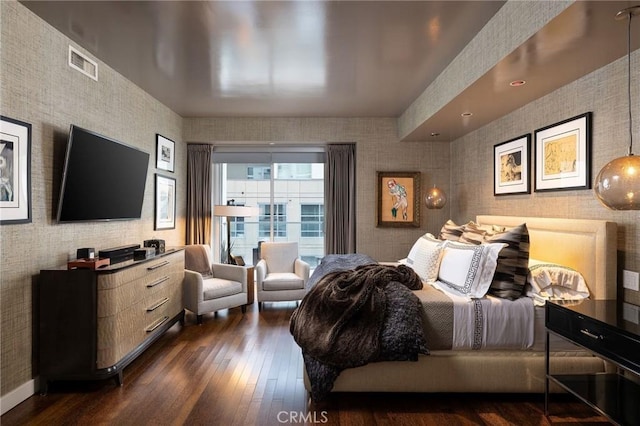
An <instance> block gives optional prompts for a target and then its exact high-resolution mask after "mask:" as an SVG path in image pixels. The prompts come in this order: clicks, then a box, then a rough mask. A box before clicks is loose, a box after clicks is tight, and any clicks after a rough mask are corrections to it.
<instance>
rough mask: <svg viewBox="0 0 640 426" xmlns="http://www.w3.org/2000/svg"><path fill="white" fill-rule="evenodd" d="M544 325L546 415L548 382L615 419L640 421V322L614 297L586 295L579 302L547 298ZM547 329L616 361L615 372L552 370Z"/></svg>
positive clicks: (626, 423)
mask: <svg viewBox="0 0 640 426" xmlns="http://www.w3.org/2000/svg"><path fill="white" fill-rule="evenodd" d="M545 310H546V319H545V325H546V329H547V344H546V360H545V364H546V380H545V381H546V383H545V396H544V409H545V414H548V412H549V411H548V406H549V405H548V402H549V381H552V382H554V383H557V384H558V385H560V386H561V387H562V388H564V389H565V390H566V391H568V392H569V393H571V394H573V395H575V396H577V397H578V398H579V399H580V400H582V401H583V402H585V403H586V404H588V405H590V406H591V407H593V408H594V409H595V410H596V411H598V412H599V413H600V414H602V415H604V416H606V417H607V418H608V419H609V420H611V421H612V422H613V423H615V424H619V425H638V424H640V384H639V383H640V381H639V378H640V325H638V324H635V323H632V322H630V321H626V320H625V319H624V318H623V316H622V306H620V304H618V303H617V302H616V301H615V300H584V301H582V302H580V303H577V304H566V305H562V304H557V303H552V302H547V304H546V308H545ZM549 333H554V334H557V335H558V336H561V337H562V338H564V339H567V340H569V341H571V342H573V343H575V344H577V345H579V346H581V347H583V348H584V349H586V350H588V351H590V352H591V353H592V354H593V355H594V356H598V357H600V358H602V359H604V360H606V361H609V362H611V363H613V364H614V365H616V367H617V370H618V371H617V372H615V373H597V374H563V375H558V374H551V373H550V371H549V352H550V349H549Z"/></svg>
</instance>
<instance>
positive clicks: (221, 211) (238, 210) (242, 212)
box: [213, 205, 259, 217]
mask: <svg viewBox="0 0 640 426" xmlns="http://www.w3.org/2000/svg"><path fill="white" fill-rule="evenodd" d="M258 213H259V211H258V208H257V207H247V206H224V205H215V206H213V215H214V216H226V217H251V216H258Z"/></svg>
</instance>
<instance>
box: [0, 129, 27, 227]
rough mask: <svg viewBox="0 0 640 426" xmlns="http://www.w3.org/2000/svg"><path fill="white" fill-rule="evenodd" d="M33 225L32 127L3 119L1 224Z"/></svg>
mask: <svg viewBox="0 0 640 426" xmlns="http://www.w3.org/2000/svg"><path fill="white" fill-rule="evenodd" d="M29 222H31V124H29V123H25V122H23V121H18V120H14V119H12V118H8V117H5V116H0V224H3V225H4V224H13V223H29Z"/></svg>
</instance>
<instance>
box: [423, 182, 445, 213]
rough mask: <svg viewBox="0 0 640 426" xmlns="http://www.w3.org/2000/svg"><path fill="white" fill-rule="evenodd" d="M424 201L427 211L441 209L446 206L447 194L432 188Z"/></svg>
mask: <svg viewBox="0 0 640 426" xmlns="http://www.w3.org/2000/svg"><path fill="white" fill-rule="evenodd" d="M424 201H425V203H426V204H427V208H428V209H441V208H443V207H444V205H445V204H447V194H445V193H444V191H443V190H441V189H440V188H436V187H435V186H434V187H433V188H431V189H429V190H428V191H427V195H426V196H425V198H424Z"/></svg>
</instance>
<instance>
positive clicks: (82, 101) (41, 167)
mask: <svg viewBox="0 0 640 426" xmlns="http://www.w3.org/2000/svg"><path fill="white" fill-rule="evenodd" d="M0 8H1V9H0V12H1V16H2V21H1V25H0V30H1V34H0V36H1V44H0V49H1V50H0V57H1V59H2V60H1V65H0V76H1V78H0V81H1V92H0V102H1V103H0V107H1V111H2V115H5V116H8V117H11V118H14V119H17V120H21V121H25V122H28V123H31V125H32V140H31V180H32V181H31V198H32V216H33V221H32V223H29V224H15V225H3V226H2V227H0V252H1V253H2V255H1V256H0V271H1V273H0V274H1V275H0V312H1V314H0V321H1V330H2V331H1V333H2V334H1V337H0V338H1V341H0V362H1V371H0V377H1V378H2V385H1V389H0V390H1V394H2V395H4V394H6V393H7V392H9V391H11V390H13V389H15V388H16V387H17V386H20V385H22V384H24V383H26V382H28V381H29V380H31V379H32V377H33V374H32V366H31V352H32V327H33V324H32V314H33V312H32V287H33V286H34V283H35V281H36V277H37V275H38V273H39V271H40V269H44V268H49V267H56V266H58V265H64V264H66V262H67V260H69V259H72V258H75V254H76V249H77V248H79V247H94V248H96V250H99V249H103V248H108V247H115V246H121V245H124V244H142V241H143V240H145V239H148V238H152V237H154V236H155V237H158V238H164V239H165V240H166V241H167V244H168V245H179V244H184V235H185V224H184V213H185V209H186V207H185V206H186V195H185V193H184V191H183V190H181V189H182V188H183V187H184V186H185V184H186V179H185V167H184V166H182V165H183V164H186V147H185V145H183V144H182V137H181V135H182V119H181V118H180V117H179V116H178V115H177V114H175V113H173V112H172V111H171V110H169V109H168V108H166V107H165V106H164V105H162V104H161V103H159V102H158V101H157V100H155V99H153V98H152V97H151V96H149V95H148V94H147V93H145V92H143V91H142V90H141V89H139V88H138V87H137V86H135V85H133V84H132V83H131V82H130V81H128V80H126V79H124V78H123V77H122V76H121V75H120V74H118V73H116V72H115V71H113V70H112V69H110V68H109V67H107V66H105V64H103V63H101V62H100V61H98V62H99V81H97V82H96V81H94V80H92V79H90V78H88V77H86V76H84V75H83V74H81V73H79V72H77V71H75V70H72V69H71V68H70V67H69V66H68V64H67V55H68V48H69V44H70V40H69V39H67V38H66V37H65V36H63V35H62V34H60V33H59V32H57V31H56V30H54V29H53V28H52V27H50V26H49V25H48V24H45V23H44V21H42V20H41V19H40V18H38V17H37V16H35V15H34V14H33V13H31V12H30V11H29V10H28V9H27V8H25V7H24V6H22V5H21V4H19V3H17V2H7V1H2V2H0ZM74 47H79V46H77V45H75V44H74ZM80 50H81V51H83V52H85V53H87V52H86V51H84V50H82V49H80ZM90 56H91V57H92V58H94V59H95V57H94V56H93V55H90ZM71 124H76V125H79V126H81V127H84V128H87V129H90V130H93V131H95V132H97V133H100V134H103V135H105V136H108V137H111V138H113V139H116V140H120V141H122V142H125V143H127V144H130V145H134V146H136V147H138V148H141V149H143V150H144V151H147V152H149V153H150V154H151V155H150V164H149V170H148V173H147V183H146V188H145V198H144V204H143V212H142V217H143V218H142V219H140V220H134V221H117V222H109V223H106V222H96V223H83V224H57V223H56V222H55V219H54V217H55V209H56V206H57V194H58V191H59V187H60V178H61V173H62V162H63V160H64V150H65V146H66V140H67V137H68V133H69V126H70V125H71ZM156 133H160V134H162V135H163V136H166V137H168V138H170V139H172V140H174V141H175V142H176V165H177V167H176V173H166V174H167V175H170V176H173V177H175V178H177V188H178V196H177V206H178V211H177V217H178V220H177V222H176V229H175V230H170V231H162V232H156V231H154V230H153V217H154V196H153V194H154V173H155V158H156V156H155V147H156ZM89 178H91V177H90V176H89Z"/></svg>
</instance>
